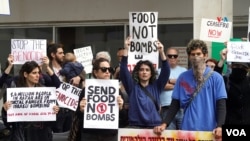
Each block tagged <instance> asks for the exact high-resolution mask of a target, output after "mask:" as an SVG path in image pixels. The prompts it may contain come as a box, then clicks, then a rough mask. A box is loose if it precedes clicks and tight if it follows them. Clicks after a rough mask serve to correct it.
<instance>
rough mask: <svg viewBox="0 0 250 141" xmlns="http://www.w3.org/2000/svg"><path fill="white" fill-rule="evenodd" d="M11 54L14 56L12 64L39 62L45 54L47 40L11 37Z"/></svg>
mask: <svg viewBox="0 0 250 141" xmlns="http://www.w3.org/2000/svg"><path fill="white" fill-rule="evenodd" d="M11 54H12V55H13V57H14V64H24V63H25V62H26V61H36V62H37V63H38V64H41V58H42V57H44V56H47V41H46V40H40V39H11Z"/></svg>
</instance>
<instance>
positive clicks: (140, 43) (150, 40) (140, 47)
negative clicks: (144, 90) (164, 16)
mask: <svg viewBox="0 0 250 141" xmlns="http://www.w3.org/2000/svg"><path fill="white" fill-rule="evenodd" d="M157 25H158V13H157V12H129V31H130V36H131V44H130V49H129V52H128V69H129V70H130V71H132V70H133V69H134V66H135V65H136V63H137V62H138V61H140V60H150V61H151V62H152V63H153V64H154V66H155V68H156V69H158V62H159V53H158V50H157V45H156V41H157V40H158V37H157Z"/></svg>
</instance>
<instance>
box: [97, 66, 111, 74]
mask: <svg viewBox="0 0 250 141" xmlns="http://www.w3.org/2000/svg"><path fill="white" fill-rule="evenodd" d="M99 69H100V70H101V71H102V72H103V73H105V72H107V70H108V71H109V72H110V73H113V68H111V67H109V68H107V67H101V68H99Z"/></svg>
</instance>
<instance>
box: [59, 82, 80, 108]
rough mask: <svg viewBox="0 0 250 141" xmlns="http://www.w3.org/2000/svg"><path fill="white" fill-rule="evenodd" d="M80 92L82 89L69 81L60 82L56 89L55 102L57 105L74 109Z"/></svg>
mask: <svg viewBox="0 0 250 141" xmlns="http://www.w3.org/2000/svg"><path fill="white" fill-rule="evenodd" d="M81 92H82V89H80V88H78V87H75V86H73V85H71V84H69V83H64V82H63V83H61V85H60V87H59V88H57V89H56V96H57V103H58V105H59V107H63V108H68V109H70V110H72V111H76V108H77V106H78V100H79V96H80V94H81Z"/></svg>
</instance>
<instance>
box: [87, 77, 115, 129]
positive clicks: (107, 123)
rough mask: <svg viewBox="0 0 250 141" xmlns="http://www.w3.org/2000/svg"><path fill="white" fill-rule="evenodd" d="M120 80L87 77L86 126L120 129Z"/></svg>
mask: <svg viewBox="0 0 250 141" xmlns="http://www.w3.org/2000/svg"><path fill="white" fill-rule="evenodd" d="M118 95H119V82H118V80H104V79H86V84H85V97H86V99H87V105H86V107H85V109H84V122H83V123H84V128H100V129H118V122H119V106H118V104H117V96H118Z"/></svg>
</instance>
